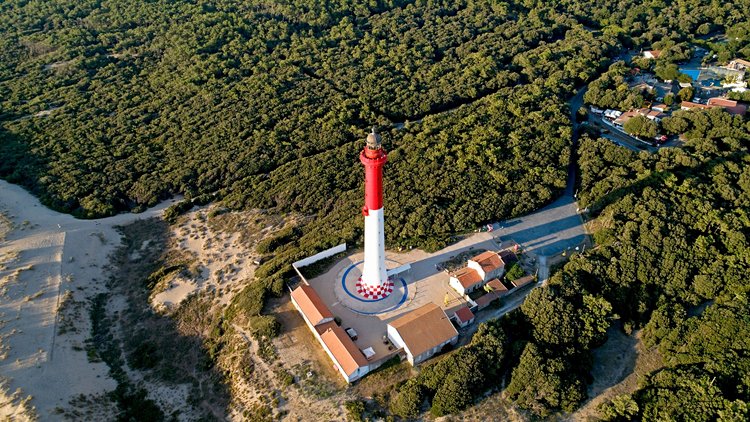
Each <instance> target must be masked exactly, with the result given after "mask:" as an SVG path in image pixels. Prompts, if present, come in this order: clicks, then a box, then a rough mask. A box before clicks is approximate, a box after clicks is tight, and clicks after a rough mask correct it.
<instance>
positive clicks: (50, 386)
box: [0, 180, 177, 420]
mask: <svg viewBox="0 0 750 422" xmlns="http://www.w3.org/2000/svg"><path fill="white" fill-rule="evenodd" d="M176 200H177V199H174V200H170V201H165V202H163V203H161V204H159V205H157V206H156V207H154V208H151V209H149V210H147V211H146V212H144V213H141V214H120V215H117V216H114V217H108V218H103V219H97V220H77V219H75V218H73V217H72V216H70V215H67V214H61V213H58V212H55V211H52V210H50V209H48V208H46V207H44V206H43V205H42V204H41V203H39V200H38V199H37V198H35V197H34V196H32V195H31V194H29V193H28V192H26V191H25V190H24V189H23V188H21V187H19V186H16V185H12V184H9V183H7V182H5V181H2V180H0V213H2V214H4V215H5V216H6V218H7V220H8V221H9V222H10V224H11V225H12V230H11V231H10V232H9V233H7V234H6V235H5V239H3V238H2V237H1V236H0V378H1V379H2V381H3V384H2V386H1V387H0V419H4V418H12V419H18V420H23V419H24V418H27V417H30V418H33V417H34V415H36V416H37V417H39V418H40V419H43V420H49V419H56V418H59V416H58V413H57V412H56V408H57V407H63V406H66V405H67V404H68V402H69V401H70V400H71V399H72V398H74V397H77V396H79V395H80V394H84V395H88V394H97V393H101V392H105V391H110V390H112V389H113V388H114V387H115V386H116V383H115V382H114V380H112V379H111V378H110V377H109V376H108V368H107V366H106V365H105V364H104V363H91V362H89V361H88V358H87V355H86V352H85V350H84V347H83V345H84V342H85V340H86V338H87V337H88V335H89V329H90V320H89V318H88V312H80V311H79V312H68V310H67V309H60V306H61V305H65V306H68V305H67V304H68V303H73V304H75V303H79V304H81V303H83V304H85V303H87V302H88V299H89V298H90V297H92V296H93V295H95V294H96V293H98V292H99V291H101V289H103V286H104V279H105V275H104V273H105V268H106V266H107V265H108V262H109V261H108V257H109V255H110V253H111V252H112V251H113V250H114V248H115V247H116V246H118V245H119V244H120V241H121V239H120V234H119V233H118V232H117V231H116V230H115V226H118V225H123V224H128V223H130V222H133V221H136V220H139V219H145V218H149V217H153V216H158V215H161V213H162V212H163V210H164V209H165V208H166V207H168V206H169V205H170V204H171V203H172V202H174V201H176ZM63 297H65V298H66V299H67V300H65V301H61V298H63ZM61 315H64V316H65V317H66V318H68V319H69V320H66V324H68V326H69V327H70V328H71V329H70V330H59V327H60V316H61ZM60 331H64V332H60ZM29 398H30V399H29ZM24 400H26V403H23V402H24Z"/></svg>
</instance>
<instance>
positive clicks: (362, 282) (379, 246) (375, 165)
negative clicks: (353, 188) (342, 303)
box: [357, 128, 393, 300]
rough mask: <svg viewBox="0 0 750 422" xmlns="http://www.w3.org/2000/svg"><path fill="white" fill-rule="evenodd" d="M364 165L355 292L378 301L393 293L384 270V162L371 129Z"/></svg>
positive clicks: (383, 153)
mask: <svg viewBox="0 0 750 422" xmlns="http://www.w3.org/2000/svg"><path fill="white" fill-rule="evenodd" d="M359 161H361V162H362V164H363V165H364V166H365V206H364V207H362V215H364V216H365V262H364V266H363V268H362V277H360V279H359V281H358V282H357V292H358V293H359V294H360V295H361V296H363V297H364V298H366V299H372V300H378V299H382V298H384V297H386V296H388V295H389V294H390V293H391V292H392V291H393V283H392V282H391V281H390V280H388V274H387V271H386V267H385V230H384V223H383V166H384V165H385V162H386V161H388V157H387V156H386V153H385V150H384V149H383V146H382V145H381V143H380V135H378V134H377V133H376V132H375V128H372V133H370V134H369V135H367V144H366V145H365V148H364V149H363V150H362V152H361V153H360V154H359Z"/></svg>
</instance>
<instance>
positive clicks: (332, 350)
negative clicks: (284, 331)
mask: <svg viewBox="0 0 750 422" xmlns="http://www.w3.org/2000/svg"><path fill="white" fill-rule="evenodd" d="M291 297H292V304H293V305H294V307H295V308H296V309H297V311H299V313H300V315H302V319H304V320H305V323H306V324H307V326H308V328H310V331H312V333H313V335H315V338H316V339H317V340H318V342H320V345H321V346H323V350H325V352H326V354H327V355H328V357H330V358H331V361H333V366H334V367H335V368H336V370H337V371H338V372H339V374H340V375H341V376H342V377H343V378H344V379H345V380H346V382H352V381H356V380H358V379H360V378H362V377H363V376H364V375H366V374H367V373H368V372H370V369H371V368H370V365H369V364H368V362H367V358H365V355H364V354H363V353H362V351H361V350H359V348H357V346H356V345H355V344H354V341H352V339H351V338H350V337H349V336H348V335H347V334H346V332H345V331H344V329H343V328H341V327H339V326H338V324H336V322H335V321H334V317H333V313H332V312H331V310H330V309H328V307H327V306H326V304H325V303H323V300H322V299H321V298H320V296H318V293H317V292H316V291H315V289H313V288H312V286H309V285H307V284H301V285H300V286H299V287H297V288H296V289H294V290H293V291H292V293H291Z"/></svg>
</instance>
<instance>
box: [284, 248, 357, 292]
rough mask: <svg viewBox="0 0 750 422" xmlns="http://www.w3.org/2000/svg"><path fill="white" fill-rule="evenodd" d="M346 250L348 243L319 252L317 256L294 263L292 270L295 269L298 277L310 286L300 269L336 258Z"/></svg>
mask: <svg viewBox="0 0 750 422" xmlns="http://www.w3.org/2000/svg"><path fill="white" fill-rule="evenodd" d="M345 250H346V243H342V244H340V245H336V246H334V247H332V248H330V249H326V250H324V251H323V252H318V253H316V254H315V255H312V256H308V257H307V258H302V259H300V260H299V261H297V262H293V263H292V268H294V271H296V272H297V275H298V276H299V277H300V278H301V279H302V280H303V281H304V282H305V284H309V283H308V282H307V279H306V278H305V276H304V275H302V272H301V271H300V270H299V269H300V268H302V267H306V266H308V265H310V264H314V263H316V262H318V261H320V260H321V259H326V258H328V257H330V256H334V255H336V254H339V253H341V252H344V251H345Z"/></svg>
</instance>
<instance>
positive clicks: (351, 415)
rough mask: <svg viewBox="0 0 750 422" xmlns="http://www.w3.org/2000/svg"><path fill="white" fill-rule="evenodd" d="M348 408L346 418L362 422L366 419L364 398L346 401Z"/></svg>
mask: <svg viewBox="0 0 750 422" xmlns="http://www.w3.org/2000/svg"><path fill="white" fill-rule="evenodd" d="M344 408H345V409H346V420H349V421H354V422H360V421H364V420H365V418H364V415H365V402H363V401H362V400H351V401H348V402H346V403H344Z"/></svg>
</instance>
